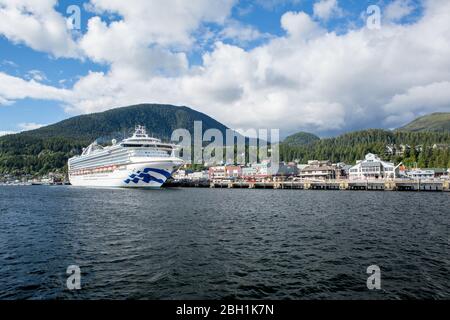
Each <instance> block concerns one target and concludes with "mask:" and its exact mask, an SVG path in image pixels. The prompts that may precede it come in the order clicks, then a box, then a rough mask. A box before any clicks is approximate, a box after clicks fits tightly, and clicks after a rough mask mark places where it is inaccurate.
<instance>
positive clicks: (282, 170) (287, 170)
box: [276, 162, 299, 177]
mask: <svg viewBox="0 0 450 320" xmlns="http://www.w3.org/2000/svg"><path fill="white" fill-rule="evenodd" d="M298 174H299V170H298V168H297V165H296V164H295V163H293V162H289V163H284V162H282V163H280V166H279V168H278V171H277V173H276V175H277V176H281V177H292V176H297V175H298Z"/></svg>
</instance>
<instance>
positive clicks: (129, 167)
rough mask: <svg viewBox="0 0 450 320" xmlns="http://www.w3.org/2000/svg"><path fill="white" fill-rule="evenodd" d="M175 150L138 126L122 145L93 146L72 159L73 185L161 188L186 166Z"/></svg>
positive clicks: (113, 141)
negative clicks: (179, 169) (181, 167)
mask: <svg viewBox="0 0 450 320" xmlns="http://www.w3.org/2000/svg"><path fill="white" fill-rule="evenodd" d="M175 150H176V146H175V145H173V144H170V143H163V142H161V140H159V139H156V138H153V137H149V136H148V134H147V132H146V129H145V127H144V126H136V128H135V132H134V134H133V136H132V137H130V138H128V139H124V140H123V141H121V142H120V143H117V141H116V140H112V145H111V146H108V147H102V146H101V145H99V144H98V143H97V142H93V143H92V144H91V145H89V146H88V147H87V148H84V149H83V153H82V154H81V155H80V156H76V157H73V158H70V159H69V162H68V171H69V181H70V184H71V185H73V186H83V187H124V188H160V187H161V186H162V184H163V183H164V182H165V181H166V180H167V179H168V178H169V177H170V176H171V175H172V174H173V173H174V172H175V171H176V170H177V169H178V168H179V167H180V166H182V165H183V160H182V159H180V158H178V157H176V156H175Z"/></svg>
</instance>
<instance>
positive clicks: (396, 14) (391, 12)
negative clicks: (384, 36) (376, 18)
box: [383, 0, 415, 21]
mask: <svg viewBox="0 0 450 320" xmlns="http://www.w3.org/2000/svg"><path fill="white" fill-rule="evenodd" d="M414 9H415V6H414V3H413V2H412V1H411V0H394V1H393V2H391V3H389V4H388V5H387V6H386V8H385V9H384V13H383V17H384V19H385V20H386V21H399V20H401V19H402V18H404V17H407V16H409V15H410V14H411V13H412V12H413V11H414Z"/></svg>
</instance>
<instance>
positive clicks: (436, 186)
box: [178, 179, 450, 192]
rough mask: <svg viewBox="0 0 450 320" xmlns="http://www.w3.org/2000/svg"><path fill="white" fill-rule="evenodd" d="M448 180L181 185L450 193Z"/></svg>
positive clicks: (241, 182)
mask: <svg viewBox="0 0 450 320" xmlns="http://www.w3.org/2000/svg"><path fill="white" fill-rule="evenodd" d="M449 183H450V181H448V180H405V179H398V180H379V181H378V180H367V181H352V180H327V181H309V180H304V181H221V180H214V181H210V182H203V183H192V182H191V183H189V184H185V183H182V184H179V185H178V186H180V187H203V188H205V187H209V188H228V189H299V190H366V191H434V192H444V191H447V192H449V191H450V187H449Z"/></svg>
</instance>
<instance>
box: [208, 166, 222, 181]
mask: <svg viewBox="0 0 450 320" xmlns="http://www.w3.org/2000/svg"><path fill="white" fill-rule="evenodd" d="M225 177H226V171H225V166H215V167H209V169H208V178H209V180H221V179H225Z"/></svg>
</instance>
